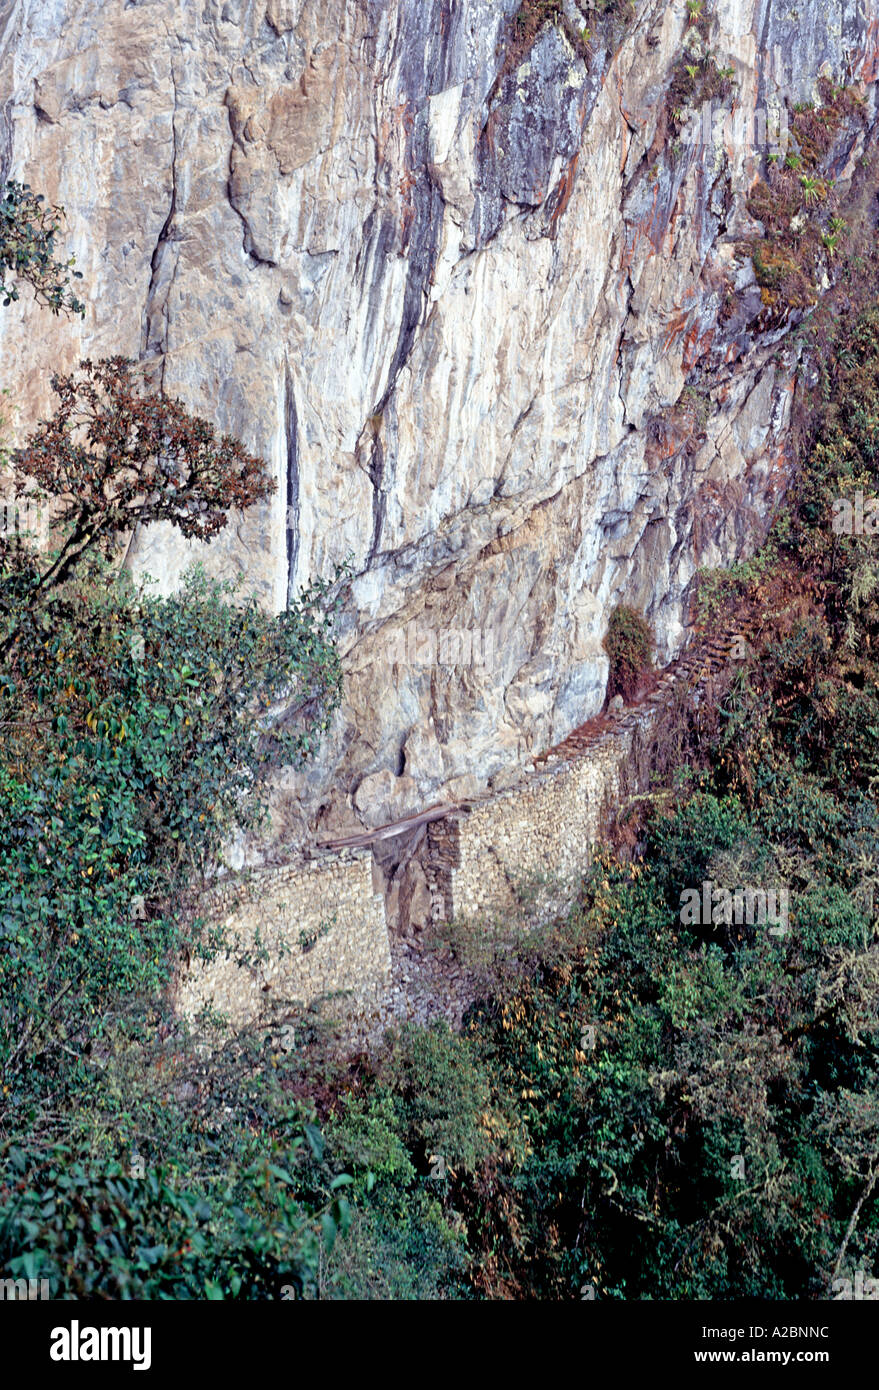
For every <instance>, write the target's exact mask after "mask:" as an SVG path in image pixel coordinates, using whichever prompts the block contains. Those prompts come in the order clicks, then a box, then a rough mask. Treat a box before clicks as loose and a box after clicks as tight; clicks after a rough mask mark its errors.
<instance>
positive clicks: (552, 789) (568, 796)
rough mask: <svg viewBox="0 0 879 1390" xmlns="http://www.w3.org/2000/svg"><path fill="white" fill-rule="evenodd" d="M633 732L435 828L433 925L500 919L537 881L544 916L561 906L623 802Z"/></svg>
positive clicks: (430, 878) (430, 863)
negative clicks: (610, 817) (484, 917)
mask: <svg viewBox="0 0 879 1390" xmlns="http://www.w3.org/2000/svg"><path fill="white" fill-rule="evenodd" d="M633 734H634V731H633V729H631V728H629V729H625V730H621V731H614V733H612V734H609V735H608V736H607V737H605V738H603V739H601V740H600V741H598V742H597V743H596V744H595V745H594V747H593V748H591V749H590V750H589V752H588V753H587V754H585V755H584V756H583V757H581V758H578V759H576V760H574V761H570V762H569V761H562V762H560V763H559V764H558V765H557V766H555V767H552V768H550V769H547V770H545V771H541V772H535V773H532V774H531V775H530V776H529V777H528V778H527V779H524V780H523V781H522V782H521V783H520V784H519V785H518V786H514V787H510V788H509V789H507V790H505V791H502V792H498V793H497V794H496V795H494V796H492V797H491V798H490V799H487V800H485V801H482V802H479V803H477V804H475V805H474V806H473V807H472V809H470V810H469V811H464V812H458V813H456V814H455V815H452V816H449V817H447V818H446V819H445V820H444V821H437V822H435V823H434V824H433V825H431V826H430V828H429V831H428V845H429V849H428V865H427V869H428V883H429V885H430V889H431V896H432V899H433V906H434V919H435V920H445V921H450V920H452V919H453V918H470V917H476V916H479V915H483V914H489V915H491V914H498V913H503V912H505V911H506V910H507V909H508V908H510V907H511V906H512V905H513V903H514V902H515V901H516V900H517V896H518V895H519V894H520V893H521V892H522V891H523V890H526V891H527V889H528V886H529V884H530V885H532V886H536V884H537V883H539V882H542V884H543V889H542V891H541V893H540V906H541V912H542V913H546V914H551V913H553V912H554V911H557V910H559V909H562V908H564V907H565V906H566V905H567V904H568V903H569V902H570V901H571V898H572V894H573V891H574V886H575V883H576V880H577V879H578V877H579V875H580V874H582V872H583V869H584V868H585V867H586V866H587V864H588V863H589V852H590V850H591V848H592V846H593V844H595V842H596V840H598V839H599V837H600V835H601V831H602V827H603V825H604V821H605V818H606V815H607V812H608V809H609V807H611V806H613V805H614V804H615V802H616V801H617V799H618V796H619V791H620V775H621V770H622V768H623V767H624V766H625V765H626V763H627V762H628V759H629V757H630V753H631V748H632V739H633Z"/></svg>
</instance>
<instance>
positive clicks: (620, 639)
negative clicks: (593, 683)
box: [603, 603, 653, 701]
mask: <svg viewBox="0 0 879 1390" xmlns="http://www.w3.org/2000/svg"><path fill="white" fill-rule="evenodd" d="M603 645H604V650H605V651H606V652H607V654H608V656H609V658H610V674H609V676H608V684H607V693H608V695H622V697H623V699H624V700H626V701H630V700H633V699H634V698H635V697H636V695H637V694H638V692H639V690H640V688H641V686H642V685H643V683H644V678H645V677H646V676H647V675H649V673H650V672H651V671H652V669H653V663H652V656H653V637H652V634H651V632H650V628H649V626H648V623H647V620H646V618H645V617H644V615H643V613H640V612H639V611H638V610H637V609H636V608H630V607H629V606H628V605H627V604H624V603H621V604H619V605H618V606H617V607H616V608H615V609H614V610H613V612H612V613H611V615H610V623H609V626H608V630H607V634H606V636H605V638H604V643H603Z"/></svg>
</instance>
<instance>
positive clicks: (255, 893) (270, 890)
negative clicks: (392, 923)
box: [177, 850, 391, 1027]
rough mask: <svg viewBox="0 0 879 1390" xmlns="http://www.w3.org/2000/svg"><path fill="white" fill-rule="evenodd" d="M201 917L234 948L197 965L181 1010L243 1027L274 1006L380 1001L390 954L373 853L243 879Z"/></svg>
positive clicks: (218, 893)
mask: <svg viewBox="0 0 879 1390" xmlns="http://www.w3.org/2000/svg"><path fill="white" fill-rule="evenodd" d="M203 910H204V912H205V915H206V916H207V918H208V920H209V921H211V922H214V923H217V924H220V925H221V926H222V927H223V929H224V932H225V936H226V938H227V941H228V945H229V949H228V950H226V951H223V952H221V953H220V954H219V955H218V956H217V957H216V958H215V959H214V960H213V961H211V962H210V963H209V964H204V963H203V962H196V963H194V964H193V966H192V968H191V969H190V970H189V971H187V972H186V974H185V975H184V976H183V977H182V978H181V980H180V981H179V984H178V990H177V1007H178V1009H179V1010H180V1012H182V1013H183V1014H185V1015H186V1016H187V1017H190V1018H192V1017H194V1016H195V1015H197V1014H198V1013H199V1012H200V1011H201V1010H202V1009H204V1008H205V1007H206V1006H213V1008H214V1009H216V1010H218V1011H219V1012H220V1013H221V1014H223V1015H224V1017H226V1018H227V1019H228V1020H229V1022H230V1023H231V1024H232V1025H233V1026H235V1027H241V1026H242V1025H244V1024H246V1023H251V1022H253V1021H255V1020H256V1019H257V1018H259V1017H260V1016H261V1015H263V1014H266V1013H267V1012H269V1011H271V1010H272V1009H273V1008H274V1007H275V1006H281V1007H290V1006H292V1005H294V1004H310V1003H313V1002H314V1001H315V1000H316V999H317V998H319V997H320V996H322V995H326V994H330V993H333V992H335V991H338V990H345V991H351V992H352V994H353V995H355V996H356V998H357V999H358V1001H361V1002H363V1001H365V1000H367V999H369V998H370V997H374V996H376V995H379V994H381V992H382V990H383V989H384V988H385V987H386V985H387V982H388V979H389V977H390V969H391V957H390V946H389V942H388V931H387V926H386V924H385V907H384V898H383V896H382V895H381V894H377V893H375V892H374V891H373V883H372V855H371V854H370V852H369V851H368V850H343V851H341V852H339V853H336V854H326V855H321V856H320V857H318V858H315V859H311V860H305V861H303V862H301V863H299V864H288V865H285V866H283V867H282V868H279V869H273V870H268V871H264V872H262V873H258V874H254V875H253V876H252V877H249V878H247V879H236V880H234V881H232V882H230V883H229V884H225V885H223V886H221V887H219V888H217V889H214V890H212V892H211V893H210V895H209V896H208V898H207V899H206V901H205V903H204V907H203Z"/></svg>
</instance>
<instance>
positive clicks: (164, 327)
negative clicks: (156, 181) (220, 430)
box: [141, 62, 178, 390]
mask: <svg viewBox="0 0 879 1390" xmlns="http://www.w3.org/2000/svg"><path fill="white" fill-rule="evenodd" d="M171 82H172V84H173V88H174V106H173V109H172V112H171V203H170V207H169V209H168V216H167V217H166V218H165V221H164V223H163V224H162V229H161V231H160V232H159V236H158V239H157V241H156V245H155V248H154V250H153V254H152V256H151V258H150V283H149V289H148V290H147V296H146V302H145V304H144V311H143V340H142V346H141V357H142V358H147V359H148V358H150V357H158V358H161V367H160V369H159V380H158V385H159V388H160V389H162V390H163V389H164V386H165V365H166V354H167V351H168V301H169V297H170V293H171V286H172V285H173V282H174V275H175V272H176V268H177V267H176V261H175V264H174V266H173V267H171V270H170V274H169V275H168V276H167V278H165V276H164V274H163V272H164V262H165V256H166V255H167V250H168V246H169V245H170V243H171V242H172V241H173V240H174V239H175V238H174V217H175V215H176V212H177V154H178V149H177V111H178V100H177V78H176V75H175V73H174V66H173V62H172V63H171ZM163 281H164V283H163Z"/></svg>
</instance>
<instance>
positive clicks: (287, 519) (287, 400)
mask: <svg viewBox="0 0 879 1390" xmlns="http://www.w3.org/2000/svg"><path fill="white" fill-rule="evenodd" d="M284 433H285V438H286V441H287V457H286V481H287V509H286V511H285V513H284V536H285V542H286V549H287V602H288V604H289V603H291V602H292V601H293V599H294V598H295V594H296V590H295V583H296V562H297V560H298V558H299V455H298V448H299V445H298V439H299V420H298V417H297V414H296V396H295V394H294V391H293V377H292V374H291V372H290V364H289V363H287V364H286V365H285V369H284Z"/></svg>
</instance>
